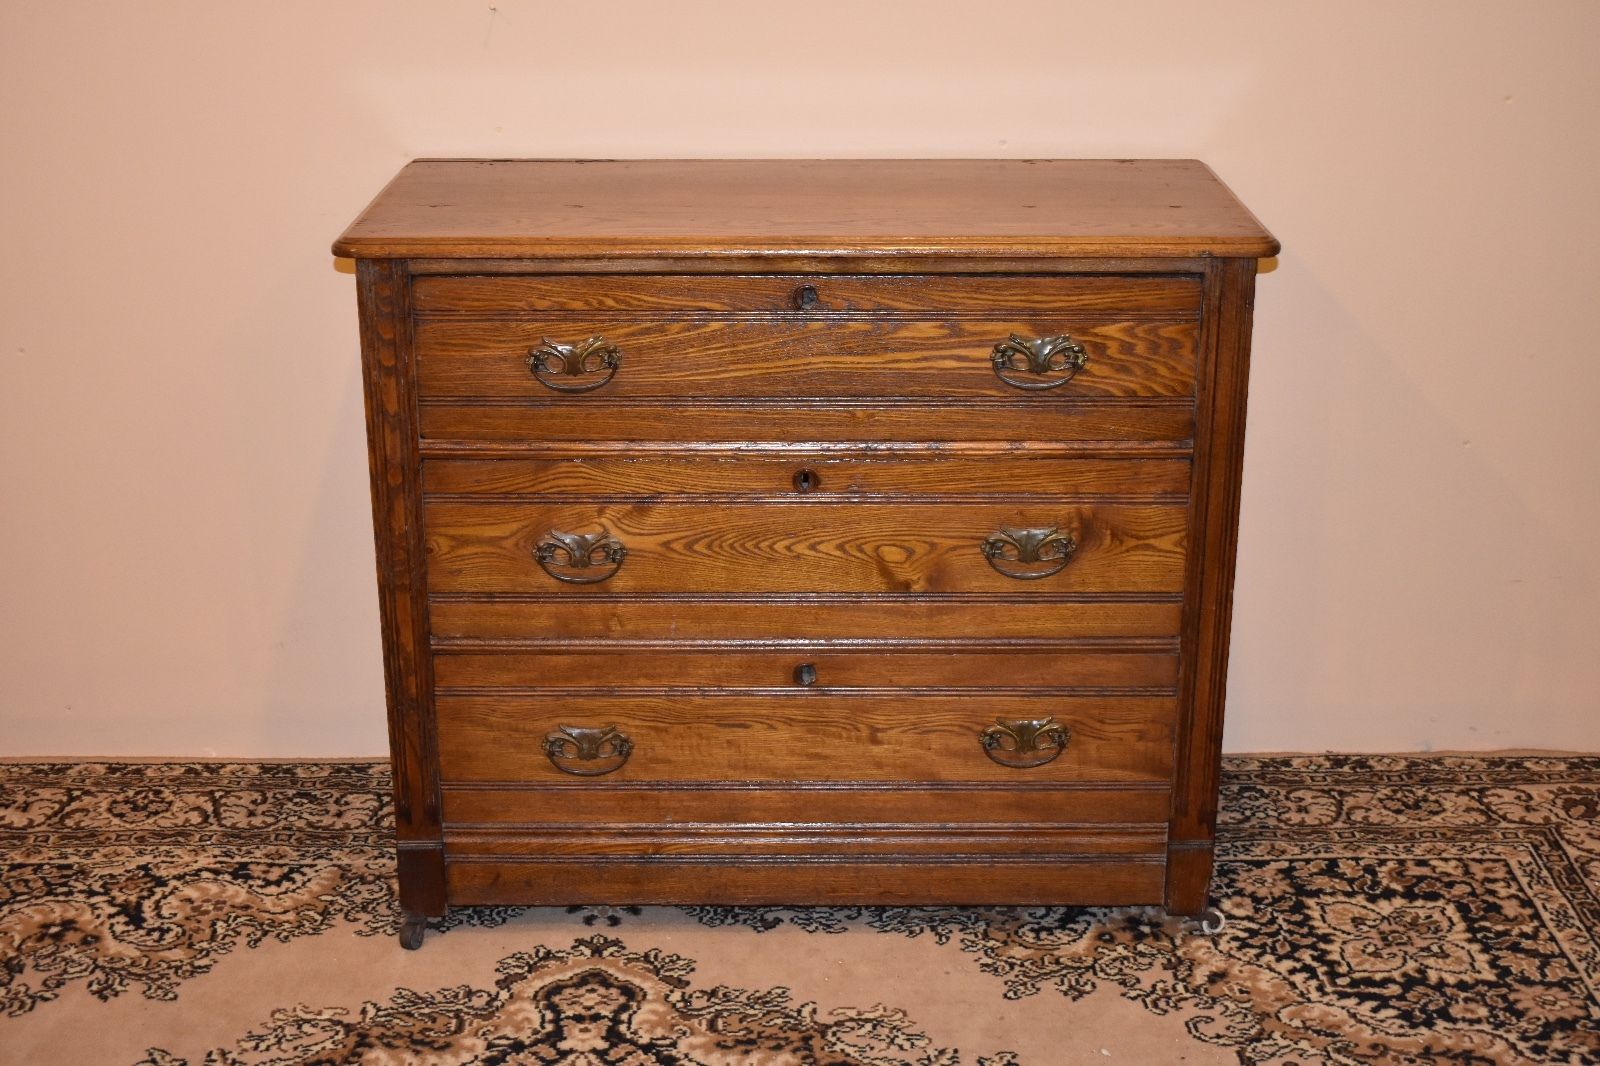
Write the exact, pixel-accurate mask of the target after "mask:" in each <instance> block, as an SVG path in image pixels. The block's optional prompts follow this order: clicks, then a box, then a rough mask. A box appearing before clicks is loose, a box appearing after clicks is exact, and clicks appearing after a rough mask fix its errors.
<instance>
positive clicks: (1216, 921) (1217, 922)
mask: <svg viewBox="0 0 1600 1066" xmlns="http://www.w3.org/2000/svg"><path fill="white" fill-rule="evenodd" d="M1195 920H1196V921H1197V922H1199V923H1200V931H1201V932H1202V933H1204V934H1206V936H1216V935H1217V934H1218V933H1220V932H1222V931H1223V930H1224V929H1226V928H1227V927H1228V916H1227V915H1225V914H1223V913H1222V911H1221V910H1219V909H1218V908H1216V907H1207V908H1206V909H1205V910H1203V911H1201V912H1200V917H1199V918H1197V919H1195Z"/></svg>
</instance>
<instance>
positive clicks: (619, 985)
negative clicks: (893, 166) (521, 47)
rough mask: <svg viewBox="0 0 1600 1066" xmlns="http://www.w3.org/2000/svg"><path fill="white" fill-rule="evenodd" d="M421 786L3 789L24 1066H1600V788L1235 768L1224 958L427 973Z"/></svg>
mask: <svg viewBox="0 0 1600 1066" xmlns="http://www.w3.org/2000/svg"><path fill="white" fill-rule="evenodd" d="M387 785H388V782H387V769H386V768H385V767H382V766H379V765H372V764H365V763H356V764H334V763H316V764H310V763H294V764H199V763H164V764H161V763H158V764H104V763H61V764H40V763H11V764H0V862H3V872H4V879H3V882H0V1003H3V1005H4V1014H5V1018H4V1020H0V1048H10V1049H12V1050H11V1051H8V1052H5V1053H4V1055H0V1058H4V1060H5V1061H6V1062H12V1061H15V1062H19V1063H34V1062H38V1063H45V1062H62V1063H94V1062H122V1063H130V1064H131V1063H136V1062H137V1063H147V1064H161V1066H178V1064H180V1063H189V1064H193V1066H200V1064H202V1063H204V1064H207V1066H231V1064H239V1066H244V1064H284V1066H288V1064H305V1063H350V1062H361V1063H450V1064H462V1066H465V1064H469V1063H470V1064H478V1063H506V1064H511V1063H538V1064H551V1066H601V1064H605V1066H619V1064H620V1066H647V1064H682V1066H731V1064H737V1063H751V1064H772V1066H787V1064H795V1066H801V1064H808V1066H809V1064H817V1066H823V1064H827V1066H857V1064H878V1066H881V1064H893V1066H910V1064H919V1066H959V1064H966V1066H1011V1064H1015V1066H1032V1064H1039V1066H1057V1064H1061V1063H1072V1062H1079V1061H1084V1062H1089V1061H1095V1062H1106V1061H1117V1060H1120V1061H1123V1062H1130V1061H1131V1062H1186V1063H1187V1062H1193V1063H1202V1062H1244V1063H1283V1064H1289V1063H1297V1064H1311V1063H1417V1064H1425V1063H1429V1064H1431V1063H1482V1064H1497V1066H1498V1064H1506V1063H1567V1064H1582V1063H1600V758H1587V757H1586V758H1556V757H1549V758H1501V757H1473V758H1468V757H1348V756H1346V757H1338V756H1329V757H1285V758H1232V759H1230V760H1228V762H1227V766H1226V777H1225V782H1224V794H1223V811H1224V820H1225V824H1224V826H1223V828H1222V830H1221V832H1220V839H1221V848H1222V850H1221V854H1220V861H1219V865H1218V872H1217V880H1216V884H1215V889H1216V894H1217V897H1218V902H1219V904H1220V905H1221V907H1222V908H1223V910H1224V911H1225V913H1226V914H1227V916H1228V924H1227V926H1226V928H1225V929H1224V930H1223V931H1222V932H1221V933H1219V934H1217V935H1215V936H1206V935H1203V934H1200V933H1198V932H1196V931H1194V930H1193V929H1192V928H1190V927H1189V926H1188V925H1186V924H1185V923H1181V922H1175V921H1167V920H1164V919H1163V917H1162V916H1161V915H1160V914H1159V913H1156V912H1153V911H1144V910H1132V911H1100V910H1070V909H1060V908H1036V909H1025V908H1014V909H952V908H929V909H849V908H820V909H783V908H720V907H700V908H682V909H675V908H643V909H640V908H618V909H615V910H612V909H605V908H588V907H574V908H570V909H567V910H554V909H545V910H528V911H524V910H520V909H516V908H484V909H472V910H460V911H456V912H453V913H452V915H451V917H450V919H448V920H447V921H446V922H445V923H444V925H445V926H446V927H448V929H447V931H445V932H443V933H442V934H441V933H439V932H435V933H433V934H431V935H430V937H429V940H428V943H427V945H426V946H425V947H424V948H423V950H422V951H420V952H416V953H407V952H402V951H400V950H399V948H398V947H397V946H396V945H395V944H394V941H393V940H392V939H390V938H389V935H390V934H392V933H393V932H394V930H395V923H396V912H395V907H394V897H393V884H392V881H391V871H392V867H393V858H392V853H391V851H390V846H389V809H388V800H387Z"/></svg>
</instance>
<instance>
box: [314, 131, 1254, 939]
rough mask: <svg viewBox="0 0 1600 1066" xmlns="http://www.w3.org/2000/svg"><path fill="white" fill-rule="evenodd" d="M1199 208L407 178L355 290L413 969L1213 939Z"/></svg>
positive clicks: (1229, 263)
mask: <svg viewBox="0 0 1600 1066" xmlns="http://www.w3.org/2000/svg"><path fill="white" fill-rule="evenodd" d="M1277 247H1278V246H1277V242H1276V241H1275V240H1274V239H1273V238H1272V237H1271V236H1270V235H1269V234H1268V233H1267V232H1266V231H1265V230H1264V229H1262V227H1261V225H1260V224H1259V223H1258V222H1256V220H1255V219H1254V218H1253V217H1252V216H1251V215H1250V214H1249V212H1247V211H1246V210H1245V209H1244V208H1243V207H1242V206H1241V205H1240V204H1239V203H1238V201H1237V200H1235V199H1234V197H1233V196H1232V194H1231V193H1229V192H1228V190H1227V189H1226V188H1225V187H1224V186H1223V185H1222V184H1221V183H1220V182H1218V181H1217V179H1216V178H1215V177H1214V176H1213V175H1212V174H1211V172H1210V171H1209V170H1208V169H1207V168H1206V167H1205V166H1204V165H1203V164H1200V163H1197V162H1194V161H1187V160H1150V161H1136V160H1055V161H1026V160H937V161H869V160H851V161H734V160H720V161H631V162H630V161H609V162H576V161H533V160H423V161H418V162H415V163H412V164H410V165H409V166H407V167H406V168H405V169H404V170H402V171H401V173H400V174H399V176H398V177H396V178H395V179H394V181H393V182H391V183H390V185H389V186H388V187H387V188H386V189H385V190H384V191H383V192H382V193H381V194H380V195H379V196H378V198H377V199H376V200H375V201H374V202H373V203H372V205H371V206H370V207H368V209H367V210H366V212H365V213H363V214H362V216H361V217H360V218H359V219H358V220H357V221H356V222H355V223H354V224H353V225H352V226H351V227H350V228H349V230H348V231H347V232H346V233H345V234H344V236H343V237H341V238H340V239H339V241H338V242H337V243H336V244H335V245H334V251H335V254H337V255H340V256H349V257H353V258H355V259H356V261H357V263H356V273H357V279H358V292H359V303H360V315H361V338H362V354H363V364H364V368H365V383H366V404H367V429H368V435H369V444H370V450H371V464H372V488H373V514H374V520H375V524H376V534H377V561H378V581H379V590H380V605H381V611H382V624H383V645H384V665H385V674H386V680H387V688H388V701H389V731H390V740H391V755H392V758H393V764H394V785H395V807H396V819H397V831H398V847H399V877H400V893H401V902H402V906H403V908H404V910H405V912H406V923H405V927H404V929H403V930H402V933H401V940H402V943H404V944H405V945H406V946H407V947H415V946H417V945H418V944H420V943H421V940H422V935H423V930H424V927H425V922H426V919H427V918H428V917H430V916H438V915H442V914H443V913H444V910H445V907H446V906H447V905H448V904H452V903H455V904H490V903H492V904H572V903H608V904H624V903H720V904H755V903H763V904H776V903H785V904H841V903H850V904H897V905H904V904H1105V905H1121V904H1130V905H1131V904H1149V905H1159V906H1164V907H1166V908H1167V910H1168V911H1169V912H1172V913H1175V914H1185V915H1192V914H1197V913H1199V912H1201V911H1202V909H1203V908H1204V907H1205V906H1206V904H1207V883H1208V880H1209V878H1210V874H1211V862H1212V839H1213V833H1214V826H1215V821H1216V796H1217V765H1218V757H1219V751H1220V743H1221V731H1222V703H1223V693H1224V682H1225V673H1226V666H1227V645H1228V625H1229V606H1230V598H1231V590H1232V582H1233V568H1234V565H1233V564H1234V545H1235V539H1236V524H1237V523H1236V516H1237V509H1238V499H1239V475H1240V463H1241V456H1242V450H1243V440H1244V412H1245V384H1246V377H1247V368H1248V353H1249V338H1250V316H1251V300H1252V294H1253V290H1254V284H1255V274H1256V270H1257V261H1258V260H1259V259H1261V258H1264V257H1270V256H1272V255H1274V254H1276V251H1277Z"/></svg>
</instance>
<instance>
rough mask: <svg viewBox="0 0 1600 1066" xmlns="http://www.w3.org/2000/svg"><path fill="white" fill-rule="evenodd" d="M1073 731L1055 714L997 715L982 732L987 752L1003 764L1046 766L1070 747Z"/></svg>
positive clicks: (1024, 766)
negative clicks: (999, 716) (1034, 716)
mask: <svg viewBox="0 0 1600 1066" xmlns="http://www.w3.org/2000/svg"><path fill="white" fill-rule="evenodd" d="M1071 737H1072V731H1071V730H1069V729H1068V728H1067V727H1066V726H1064V725H1062V724H1061V723H1060V722H1058V721H1056V720H1055V719H1054V718H1021V719H1009V718H996V719H995V720H994V725H992V726H990V727H989V728H988V729H985V730H984V731H983V732H981V733H979V734H978V743H980V744H982V745H983V753H984V754H985V755H987V756H989V758H991V759H993V760H994V761H995V762H997V763H999V764H1000V765H1001V766H1009V767H1011V768H1012V769H1015V770H1026V769H1028V768H1030V767H1034V766H1043V765H1044V764H1045V763H1047V762H1050V761H1052V760H1053V759H1055V757H1056V756H1057V755H1060V754H1061V753H1062V752H1063V751H1065V750H1066V747H1067V741H1068V740H1070V739H1071Z"/></svg>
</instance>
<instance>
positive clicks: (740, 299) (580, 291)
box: [412, 274, 1200, 318]
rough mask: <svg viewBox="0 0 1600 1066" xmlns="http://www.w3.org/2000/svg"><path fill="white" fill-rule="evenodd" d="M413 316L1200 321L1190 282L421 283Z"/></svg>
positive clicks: (534, 279) (560, 277)
mask: <svg viewBox="0 0 1600 1066" xmlns="http://www.w3.org/2000/svg"><path fill="white" fill-rule="evenodd" d="M412 306H413V307H415V309H416V311H417V313H418V314H420V315H444V314H468V315H516V314H529V313H539V312H545V311H649V312H655V313H659V312H672V311H690V312H693V311H699V312H718V311H722V312H729V313H737V312H741V311H745V312H748V311H769V312H773V311H820V312H827V311H910V312H929V313H945V312H962V311H1033V312H1078V311H1084V312H1092V313H1105V314H1114V315H1117V316H1119V317H1121V316H1130V315H1132V316H1137V315H1153V316H1157V317H1162V318H1170V317H1174V316H1180V317H1181V316H1190V317H1194V316H1198V315H1199V313H1200V279H1199V278H1196V277H1191V276H1188V275H1166V276H1153V277H1123V276H1118V275H1088V274H1084V275H1073V274H1051V275H1020V274H1019V275H994V274H984V275H946V274H936V275H918V274H904V275H886V276H823V275H793V274H791V275H738V276H730V275H667V274H625V275H609V274H593V275H577V274H517V275H495V276H486V277H467V276H454V275H452V276H442V277H420V278H418V279H417V280H416V282H415V283H414V286H413V290H412Z"/></svg>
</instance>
